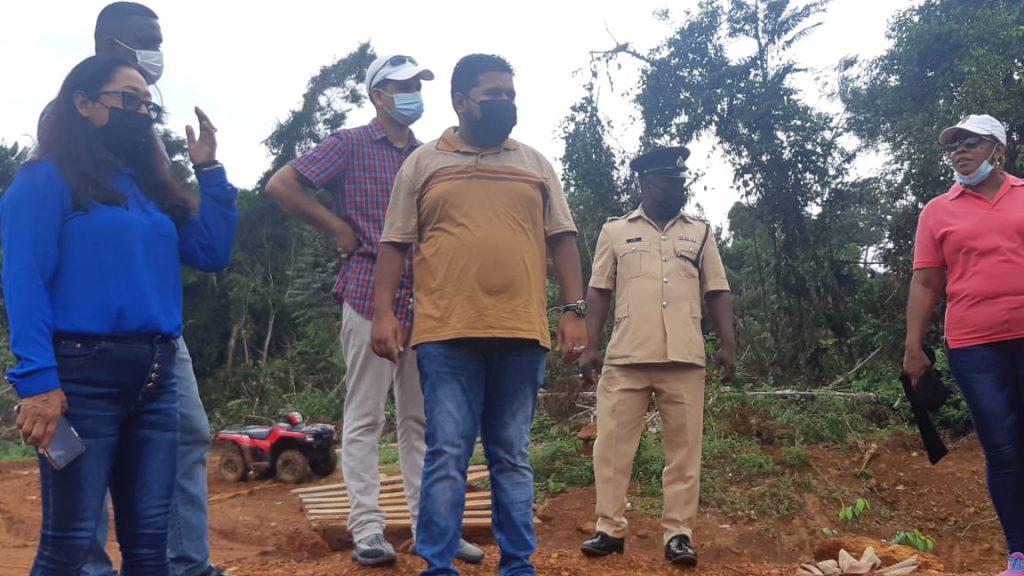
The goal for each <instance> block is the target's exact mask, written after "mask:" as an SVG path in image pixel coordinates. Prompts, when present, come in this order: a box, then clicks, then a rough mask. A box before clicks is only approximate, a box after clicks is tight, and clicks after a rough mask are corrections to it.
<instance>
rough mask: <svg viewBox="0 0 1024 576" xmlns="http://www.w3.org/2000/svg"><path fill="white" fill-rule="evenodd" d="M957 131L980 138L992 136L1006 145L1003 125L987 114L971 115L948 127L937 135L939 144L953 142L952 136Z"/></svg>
mask: <svg viewBox="0 0 1024 576" xmlns="http://www.w3.org/2000/svg"><path fill="white" fill-rule="evenodd" d="M957 130H963V131H965V132H970V133H971V134H978V135H981V136H993V137H995V139H996V140H998V141H1000V142H1002V144H1003V145H1004V146H1005V145H1006V129H1005V128H1003V124H1002V123H1001V122H999V120H996V119H995V118H993V117H991V116H989V115H988V114H971V115H969V116H967V117H966V118H964V119H963V120H961V121H960V123H959V124H957V125H956V126H950V127H949V128H946V129H945V130H943V131H942V133H941V134H939V144H949V143H950V142H952V141H953V135H954V134H956V131H957Z"/></svg>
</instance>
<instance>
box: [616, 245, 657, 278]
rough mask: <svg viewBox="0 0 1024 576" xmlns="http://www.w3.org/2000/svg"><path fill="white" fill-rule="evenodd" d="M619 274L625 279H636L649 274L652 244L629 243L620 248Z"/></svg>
mask: <svg viewBox="0 0 1024 576" xmlns="http://www.w3.org/2000/svg"><path fill="white" fill-rule="evenodd" d="M618 255H619V262H618V267H619V273H620V274H621V275H622V276H623V277H624V278H635V277H637V276H640V275H641V274H644V273H646V272H647V267H648V266H650V265H651V244H650V242H629V243H626V244H620V245H619V247H618Z"/></svg>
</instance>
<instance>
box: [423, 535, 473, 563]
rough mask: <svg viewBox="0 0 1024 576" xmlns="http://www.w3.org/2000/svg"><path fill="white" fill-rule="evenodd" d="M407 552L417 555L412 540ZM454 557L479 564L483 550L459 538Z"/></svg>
mask: <svg viewBox="0 0 1024 576" xmlns="http://www.w3.org/2000/svg"><path fill="white" fill-rule="evenodd" d="M409 553H411V554H413V555H417V556H418V554H416V543H415V542H413V543H412V547H410V548H409ZM455 558H457V559H458V560H462V561H463V562H468V563H470V564H479V563H481V562H483V561H484V551H483V550H481V549H479V548H477V547H476V546H474V545H472V544H470V543H469V542H466V541H465V540H463V539H462V538H459V549H458V550H456V551H455Z"/></svg>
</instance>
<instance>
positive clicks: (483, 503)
mask: <svg viewBox="0 0 1024 576" xmlns="http://www.w3.org/2000/svg"><path fill="white" fill-rule="evenodd" d="M381 509H382V510H384V512H385V513H391V512H408V511H409V507H408V506H406V505H405V504H402V505H396V506H382V507H381ZM490 509H491V501H490V500H476V501H473V502H467V503H466V510H490ZM351 510H352V508H350V507H349V506H335V505H330V504H327V505H323V506H309V507H307V508H306V513H307V514H323V513H337V514H348V513H349V512H350V511H351Z"/></svg>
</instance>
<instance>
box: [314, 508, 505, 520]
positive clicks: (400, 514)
mask: <svg viewBox="0 0 1024 576" xmlns="http://www.w3.org/2000/svg"><path fill="white" fill-rule="evenodd" d="M325 516H331V517H335V518H345V517H347V516H348V515H347V514H339V513H334V512H332V511H329V510H325V511H323V512H320V511H312V512H310V513H309V517H310V518H324V517H325ZM410 516H411V514H409V511H408V510H402V511H395V512H388V513H386V514H385V515H384V518H385V520H386V521H387V520H391V519H393V518H394V519H398V520H401V519H403V518H409V517H410ZM490 517H491V511H490V510H466V512H465V514H463V518H490Z"/></svg>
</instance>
